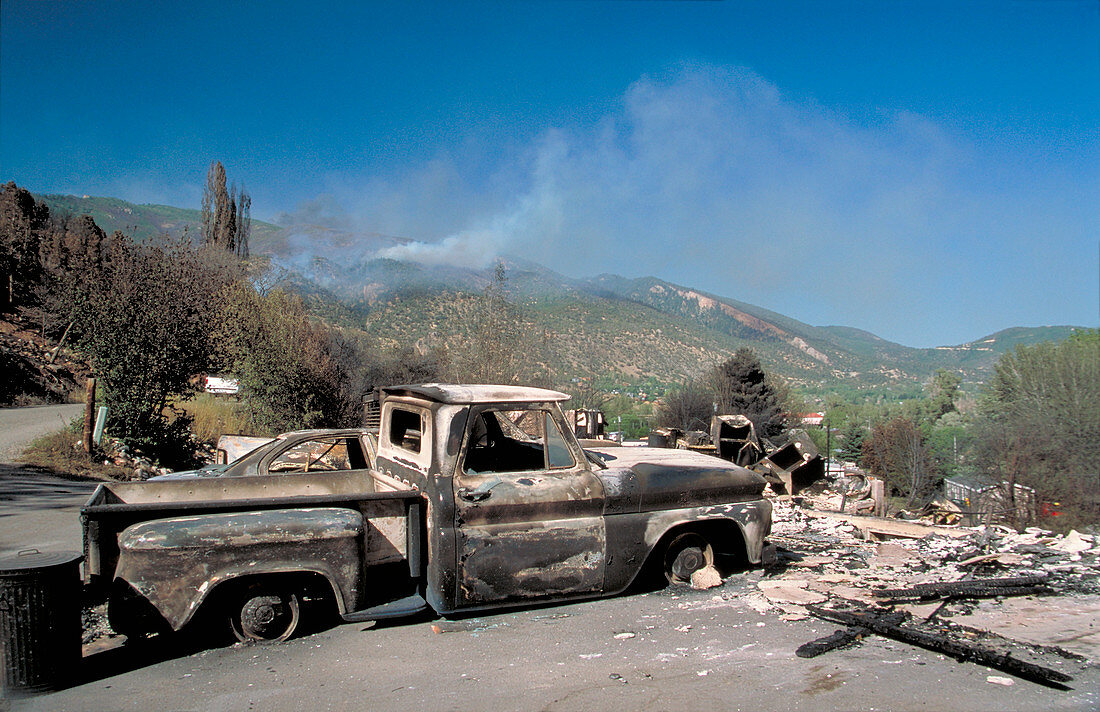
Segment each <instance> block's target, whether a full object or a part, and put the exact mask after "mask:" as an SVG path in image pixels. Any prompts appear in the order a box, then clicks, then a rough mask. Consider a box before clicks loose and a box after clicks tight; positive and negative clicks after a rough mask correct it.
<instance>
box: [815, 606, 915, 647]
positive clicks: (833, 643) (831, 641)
mask: <svg viewBox="0 0 1100 712" xmlns="http://www.w3.org/2000/svg"><path fill="white" fill-rule="evenodd" d="M882 619H883V621H884V622H888V623H893V624H895V625H900V624H901V623H904V622H905V614H904V613H902V612H900V611H896V612H890V613H887V614H885V615H883V616H882ZM871 633H872V631H871V629H870V628H865V627H863V626H852V627H849V628H846V629H844V630H838V631H836V632H835V633H833V634H832V635H827V636H825V637H824V638H818V639H817V640H811V641H810V642H809V643H805V644H803V645H800V646H798V650H796V651H794V654H795V655H797V656H798V657H800V658H816V657H817V656H818V655H821V654H823V653H827V652H829V651H830V650H839V649H840V648H845V647H848V646H849V645H854V644H856V643H858V642H860V641H861V640H862V639H863V638H865V637H866V636H868V635H871Z"/></svg>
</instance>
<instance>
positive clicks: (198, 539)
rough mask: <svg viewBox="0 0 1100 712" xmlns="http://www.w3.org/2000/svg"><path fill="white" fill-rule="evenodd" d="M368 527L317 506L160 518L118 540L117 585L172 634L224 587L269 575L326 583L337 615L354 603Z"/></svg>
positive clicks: (355, 514)
mask: <svg viewBox="0 0 1100 712" xmlns="http://www.w3.org/2000/svg"><path fill="white" fill-rule="evenodd" d="M365 529H366V523H365V521H364V519H363V515H362V514H361V513H360V512H359V511H357V510H353V509H346V508H341V507H317V508H307V509H272V510H262V511H249V512H228V513H217V514H200V515H195V516H189V517H175V518H171V519H157V520H153V521H149V522H141V523H138V524H134V525H132V526H130V527H128V528H126V529H125V530H124V531H123V532H122V533H121V534H120V535H119V537H118V545H119V559H118V567H117V569H116V572H115V578H116V581H119V580H121V581H123V582H125V583H126V584H128V585H129V586H130V587H131V588H133V590H134V591H136V592H137V593H139V594H140V595H142V596H143V597H144V598H146V599H147V600H148V601H149V603H151V604H152V605H153V607H154V608H156V609H157V611H159V612H160V614H161V615H162V616H164V619H165V620H166V621H167V622H168V624H169V625H170V626H171V627H172V629H173V630H179V629H180V628H182V627H183V626H184V625H185V624H186V623H187V622H188V621H189V620H191V618H192V617H193V616H194V614H195V612H196V611H197V610H198V609H199V606H200V605H202V603H203V602H204V601H205V600H207V598H208V597H209V595H210V594H211V592H212V591H213V590H214V589H215V588H216V587H218V586H220V585H222V584H224V583H225V582H227V581H231V580H234V579H239V578H241V577H245V576H247V577H253V576H259V575H265V576H266V575H271V574H307V575H319V576H321V577H323V578H324V579H325V580H326V581H327V582H328V584H329V586H331V588H332V592H333V595H334V598H335V600H336V605H337V607H338V610H339V612H340V613H344V612H346V611H347V610H349V609H354V607H355V604H356V602H357V600H358V596H359V585H360V583H359V582H360V577H361V570H362V561H361V558H362V553H361V552H362V542H363V541H364V532H365Z"/></svg>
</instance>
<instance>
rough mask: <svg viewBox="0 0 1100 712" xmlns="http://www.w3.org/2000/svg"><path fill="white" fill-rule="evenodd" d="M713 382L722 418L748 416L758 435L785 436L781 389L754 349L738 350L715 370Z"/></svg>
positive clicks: (785, 422) (768, 436) (785, 421)
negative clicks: (723, 416) (773, 382)
mask: <svg viewBox="0 0 1100 712" xmlns="http://www.w3.org/2000/svg"><path fill="white" fill-rule="evenodd" d="M711 380H712V381H713V383H714V390H715V394H716V402H717V404H718V414H719V415H738V414H740V415H745V416H748V418H749V420H751V421H752V422H753V425H754V426H755V427H756V432H757V433H759V434H760V435H762V436H763V437H766V438H773V437H776V436H777V435H782V434H783V432H784V431H785V430H786V428H787V418H786V415H785V414H784V413H783V408H782V406H781V404H780V397H779V392H778V389H777V388H776V387H775V385H773V384H772V382H771V379H770V378H769V377H768V374H767V373H765V371H764V367H763V365H761V363H760V359H759V358H757V356H756V353H755V352H754V351H753V350H752V349H749V348H741V349H738V350H737V352H736V353H734V355H733V356H732V357H730V358H729V359H728V360H726V361H725V362H723V363H721V364H719V365H718V367H717V368H715V370H714V371H713V373H712V375H711Z"/></svg>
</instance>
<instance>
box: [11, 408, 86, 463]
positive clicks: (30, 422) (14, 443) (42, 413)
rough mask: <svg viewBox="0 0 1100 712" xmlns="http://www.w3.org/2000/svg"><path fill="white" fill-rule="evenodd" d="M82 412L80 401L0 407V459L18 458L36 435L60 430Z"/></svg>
mask: <svg viewBox="0 0 1100 712" xmlns="http://www.w3.org/2000/svg"><path fill="white" fill-rule="evenodd" d="M83 412H84V406H83V404H81V403H64V404H62V405H36V406H28V407H26V408H0V463H13V462H17V461H18V459H19V455H20V454H21V453H22V452H23V448H25V447H27V445H30V444H31V442H32V441H33V440H34V439H35V438H37V437H41V436H42V435H46V434H48V433H52V432H55V431H57V430H61V429H62V428H64V427H66V426H67V425H68V424H69V423H70V422H71V421H72V419H73V418H76V417H77V416H79V415H80V414H81V413H83Z"/></svg>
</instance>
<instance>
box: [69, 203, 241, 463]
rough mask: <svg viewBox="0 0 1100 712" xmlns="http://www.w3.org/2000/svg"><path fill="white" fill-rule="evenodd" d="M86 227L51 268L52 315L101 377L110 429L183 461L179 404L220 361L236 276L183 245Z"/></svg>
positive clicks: (183, 427)
mask: <svg viewBox="0 0 1100 712" xmlns="http://www.w3.org/2000/svg"><path fill="white" fill-rule="evenodd" d="M88 221H90V218H89V219H88ZM86 223H87V221H84V220H78V221H76V225H77V226H78V227H77V228H76V230H77V232H76V233H72V236H73V245H72V246H76V247H78V248H79V249H75V250H72V251H70V250H67V249H65V250H61V251H60V253H59V255H60V256H61V257H60V258H59V262H58V263H57V264H58V265H65V267H55V268H54V270H53V282H52V288H51V294H52V296H51V303H52V305H53V309H54V313H55V315H56V316H55V318H56V319H58V323H65V322H70V323H72V325H73V340H74V342H75V344H76V345H77V347H78V348H79V349H80V350H81V351H83V352H84V353H85V354H86V355H87V356H88V358H89V360H90V362H91V366H92V370H93V372H94V373H95V375H96V377H97V378H98V379H99V380H100V383H101V386H102V388H103V392H104V394H105V401H106V403H107V405H108V407H109V411H108V413H109V415H108V429H109V431H110V432H111V433H112V434H114V435H117V436H118V437H120V438H122V439H123V440H125V441H126V442H128V443H130V444H132V445H135V446H138V447H140V448H143V449H145V450H146V451H148V452H157V453H159V454H161V456H162V457H163V458H164V459H167V460H169V461H175V462H177V463H178V462H182V461H185V460H186V459H187V455H188V453H187V450H188V448H189V445H188V441H189V431H188V427H187V426H188V422H187V420H186V417H185V416H184V415H183V414H182V412H178V411H175V410H174V408H173V406H174V404H175V401H176V400H177V399H178V398H181V397H186V396H187V395H189V394H191V393H194V392H195V391H196V385H195V383H194V381H193V378H194V376H195V375H196V374H199V373H203V372H205V371H207V370H209V369H210V368H211V367H212V365H213V364H214V360H215V345H214V342H213V340H212V333H213V329H212V325H213V318H214V307H215V304H216V302H217V299H216V296H217V294H218V292H219V291H220V290H221V289H222V288H223V286H224V284H225V283H226V282H227V280H228V277H229V275H228V274H226V273H225V272H222V271H221V270H219V269H216V268H215V267H213V266H212V265H211V263H210V262H209V261H207V260H206V259H204V257H203V255H202V254H201V253H200V252H199V251H196V250H195V249H194V248H192V246H191V245H190V244H188V243H187V242H185V241H183V240H179V241H174V242H167V243H162V244H146V245H139V244H135V243H133V242H131V241H130V240H129V239H128V238H126V237H125V236H124V235H121V233H116V234H115V236H114V237H113V238H111V239H110V240H107V239H104V238H103V237H102V231H99V230H98V228H95V229H94V230H93V229H92V227H94V222H93V223H91V225H88V224H86ZM80 236H83V237H82V239H78V237H80ZM92 245H94V246H95V247H94V250H93V249H92V247H91V246H92ZM93 254H94V255H95V256H96V259H93V258H92V257H91V255H93ZM73 265H80V267H79V268H73Z"/></svg>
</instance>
